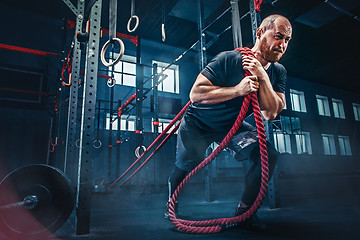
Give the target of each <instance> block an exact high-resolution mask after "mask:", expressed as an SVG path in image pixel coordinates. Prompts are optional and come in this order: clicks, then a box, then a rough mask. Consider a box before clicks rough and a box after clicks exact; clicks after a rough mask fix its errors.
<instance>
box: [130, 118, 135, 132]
mask: <svg viewBox="0 0 360 240" xmlns="http://www.w3.org/2000/svg"><path fill="white" fill-rule="evenodd" d="M128 130H129V131H135V121H131V120H129V121H128Z"/></svg>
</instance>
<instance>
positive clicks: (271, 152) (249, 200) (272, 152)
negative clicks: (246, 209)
mask: <svg viewBox="0 0 360 240" xmlns="http://www.w3.org/2000/svg"><path fill="white" fill-rule="evenodd" d="M267 152H268V160H269V179H271V177H272V175H273V173H274V169H275V166H276V162H277V159H278V152H277V151H276V149H275V148H274V146H273V145H272V144H270V143H269V142H267ZM250 160H251V161H252V166H251V167H250V169H249V170H248V172H247V174H246V176H245V190H244V194H243V196H242V198H241V203H242V204H243V205H245V206H251V205H252V204H253V203H254V202H255V199H256V197H257V196H258V194H259V191H260V185H261V155H260V147H259V145H258V144H257V146H256V147H255V148H254V149H253V150H252V151H251V153H250Z"/></svg>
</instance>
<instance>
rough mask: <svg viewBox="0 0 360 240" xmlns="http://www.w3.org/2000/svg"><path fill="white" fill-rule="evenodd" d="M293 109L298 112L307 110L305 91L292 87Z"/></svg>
mask: <svg viewBox="0 0 360 240" xmlns="http://www.w3.org/2000/svg"><path fill="white" fill-rule="evenodd" d="M290 100H291V109H292V110H293V111H297V112H306V105H305V96H304V92H301V91H297V90H294V89H290Z"/></svg>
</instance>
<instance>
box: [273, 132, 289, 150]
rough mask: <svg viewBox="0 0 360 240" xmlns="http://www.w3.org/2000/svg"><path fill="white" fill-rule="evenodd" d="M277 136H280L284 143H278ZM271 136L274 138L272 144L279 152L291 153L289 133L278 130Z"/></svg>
mask: <svg viewBox="0 0 360 240" xmlns="http://www.w3.org/2000/svg"><path fill="white" fill-rule="evenodd" d="M279 137H281V138H282V143H284V144H281V145H279V144H280V143H279ZM273 138H274V146H275V148H276V150H277V151H278V152H279V153H289V154H291V153H292V152H291V139H290V134H287V133H284V132H282V131H279V130H278V131H274V132H273Z"/></svg>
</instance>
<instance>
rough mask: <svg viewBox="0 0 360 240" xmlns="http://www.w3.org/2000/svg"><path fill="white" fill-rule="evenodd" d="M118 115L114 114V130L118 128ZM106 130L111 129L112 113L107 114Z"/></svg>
mask: <svg viewBox="0 0 360 240" xmlns="http://www.w3.org/2000/svg"><path fill="white" fill-rule="evenodd" d="M116 117H117V116H116V115H112V130H118V119H117V118H116ZM105 129H106V130H110V113H107V114H106V126H105Z"/></svg>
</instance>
